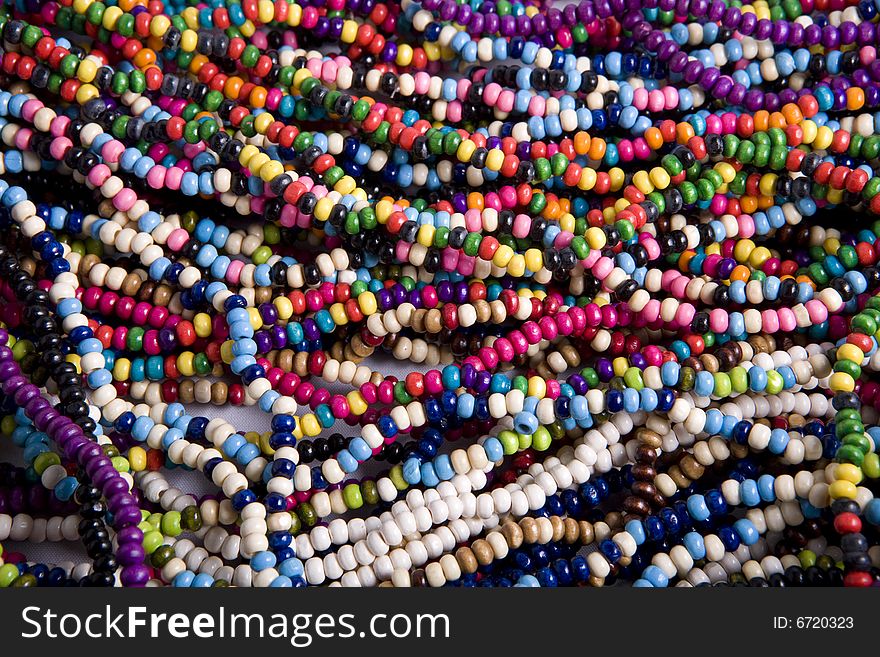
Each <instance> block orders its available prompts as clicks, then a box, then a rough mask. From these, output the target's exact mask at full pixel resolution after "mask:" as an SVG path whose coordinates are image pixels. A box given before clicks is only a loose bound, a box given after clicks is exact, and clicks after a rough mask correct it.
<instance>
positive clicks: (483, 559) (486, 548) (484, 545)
mask: <svg viewBox="0 0 880 657" xmlns="http://www.w3.org/2000/svg"><path fill="white" fill-rule="evenodd" d="M471 549H472V550H473V552H474V554H475V555H476V557H477V562H478V563H479V564H480V565H481V566H488V565H489V564H490V563H492V562H493V561H494V560H495V551H494V550H493V549H492V546H491V545H489V542H488V541H486V540H485V539H482V538H478V539H477V540H476V541H474V542H473V544H472V545H471Z"/></svg>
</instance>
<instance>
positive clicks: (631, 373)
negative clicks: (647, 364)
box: [623, 367, 645, 390]
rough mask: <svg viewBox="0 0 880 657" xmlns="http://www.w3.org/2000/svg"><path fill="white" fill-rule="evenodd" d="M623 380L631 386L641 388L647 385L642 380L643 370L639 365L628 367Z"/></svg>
mask: <svg viewBox="0 0 880 657" xmlns="http://www.w3.org/2000/svg"><path fill="white" fill-rule="evenodd" d="M623 380H624V382H625V383H626V385H627V387H629V388H635V389H636V390H641V389H642V388H644V387H645V384H644V383H643V382H642V374H641V370H639V368H638V367H628V368H627V370H626V372H624V374H623Z"/></svg>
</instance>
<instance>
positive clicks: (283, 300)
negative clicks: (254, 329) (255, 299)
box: [272, 297, 293, 320]
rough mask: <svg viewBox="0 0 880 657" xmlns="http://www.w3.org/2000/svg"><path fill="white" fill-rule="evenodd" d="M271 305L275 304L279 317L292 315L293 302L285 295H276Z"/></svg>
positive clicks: (284, 317)
mask: <svg viewBox="0 0 880 657" xmlns="http://www.w3.org/2000/svg"><path fill="white" fill-rule="evenodd" d="M272 305H273V306H275V311H276V312H277V313H278V318H279V319H284V320H286V319H290V318H291V317H293V303H292V302H291V301H290V299H288V298H287V297H277V298H276V299H275V300H274V301H273V302H272Z"/></svg>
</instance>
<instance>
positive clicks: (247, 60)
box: [241, 44, 314, 95]
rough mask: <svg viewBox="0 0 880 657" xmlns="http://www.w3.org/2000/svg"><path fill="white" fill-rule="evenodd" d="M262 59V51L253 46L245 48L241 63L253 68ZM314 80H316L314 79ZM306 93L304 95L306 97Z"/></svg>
mask: <svg viewBox="0 0 880 657" xmlns="http://www.w3.org/2000/svg"><path fill="white" fill-rule="evenodd" d="M259 59H260V49H259V48H257V47H256V46H253V45H250V44H249V45H247V46H245V49H244V50H243V51H242V52H241V63H242V64H244V65H245V66H247V67H248V68H251V67H253V66H255V65H256V63H257V61H258V60H259ZM312 79H314V78H312ZM305 93H307V92H304V93H303V95H305Z"/></svg>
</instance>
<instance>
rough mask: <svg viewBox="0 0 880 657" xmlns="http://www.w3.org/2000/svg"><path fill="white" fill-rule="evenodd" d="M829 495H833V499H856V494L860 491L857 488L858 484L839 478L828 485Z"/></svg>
mask: <svg viewBox="0 0 880 657" xmlns="http://www.w3.org/2000/svg"><path fill="white" fill-rule="evenodd" d="M828 495H830V496H831V499H832V500H839V499H848V500H854V499H855V498H856V495H858V492H857V489H856V485H855V484H854V483H852V482H851V481H846V480H845V479H838V480H837V481H835V482H834V483H833V484H831V485H830V486H828Z"/></svg>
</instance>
